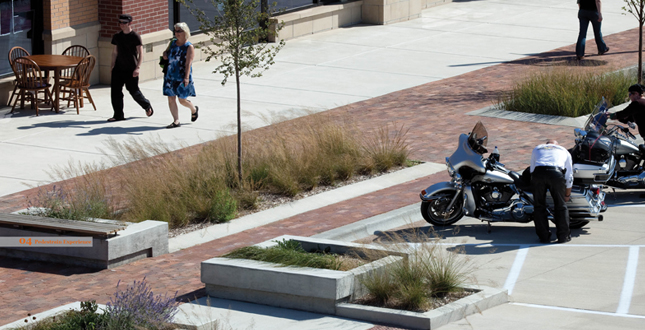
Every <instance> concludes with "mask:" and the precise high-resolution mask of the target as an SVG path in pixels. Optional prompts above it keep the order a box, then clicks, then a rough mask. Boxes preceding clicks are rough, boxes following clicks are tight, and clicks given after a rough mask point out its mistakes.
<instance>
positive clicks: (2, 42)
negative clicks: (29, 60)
mask: <svg viewBox="0 0 645 330" xmlns="http://www.w3.org/2000/svg"><path fill="white" fill-rule="evenodd" d="M33 17H34V10H33V9H32V0H0V51H1V52H2V53H1V54H3V55H4V56H3V57H0V75H7V74H13V71H12V70H11V66H10V65H9V60H8V58H7V54H8V53H9V50H10V49H11V48H12V47H14V46H20V47H23V48H25V49H26V50H27V51H29V53H32V54H33V53H34V52H33V45H32V38H33V37H34V31H33V30H32V28H33V25H32V21H33ZM38 36H39V37H41V34H38ZM41 39H42V38H41Z"/></svg>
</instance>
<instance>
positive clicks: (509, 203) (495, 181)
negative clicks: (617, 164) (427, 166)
mask: <svg viewBox="0 0 645 330" xmlns="http://www.w3.org/2000/svg"><path fill="white" fill-rule="evenodd" d="M487 140H488V132H487V130H486V128H485V127H484V124H482V122H481V121H480V122H478V123H477V124H476V125H475V127H474V128H473V130H472V132H471V133H470V134H461V135H460V136H459V145H458V147H457V150H456V151H455V152H454V153H453V154H452V155H451V156H450V157H447V158H446V167H447V168H448V174H449V175H450V177H451V178H452V179H451V181H449V182H439V183H436V184H433V185H432V186H430V187H428V188H426V189H425V190H423V191H422V192H421V194H420V197H421V201H422V202H421V214H422V215H423V218H424V219H425V220H426V221H427V222H428V223H430V224H432V225H434V226H448V225H452V224H454V223H456V222H457V221H459V220H460V219H461V218H462V217H463V216H464V215H467V216H471V217H474V218H477V219H479V220H481V221H486V222H488V231H489V232H490V230H491V223H492V222H519V223H528V222H531V221H533V210H534V202H533V194H532V191H531V187H530V173H529V171H526V170H525V171H524V173H523V174H522V175H520V174H519V173H517V172H514V171H510V170H508V169H506V167H505V165H504V164H502V163H500V162H499V154H496V153H493V154H490V155H489V156H488V157H484V156H483V155H484V154H485V153H487V152H488V150H487V149H486V144H487ZM600 188H601V187H600V186H597V185H586V184H577V185H574V186H573V187H572V189H571V199H570V202H568V203H567V207H568V209H569V217H570V220H569V227H570V228H573V229H577V228H582V227H583V226H585V225H586V224H588V223H589V221H592V220H599V221H602V219H603V216H602V215H600V213H601V212H602V211H604V210H605V209H606V207H605V206H604V199H605V193H604V192H603V191H602V190H601V189H600ZM547 203H548V204H549V205H550V208H552V205H553V200H552V198H551V196H550V195H549V194H547ZM549 219H550V220H553V216H552V212H549Z"/></svg>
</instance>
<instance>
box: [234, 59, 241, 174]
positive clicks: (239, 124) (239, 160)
mask: <svg viewBox="0 0 645 330" xmlns="http://www.w3.org/2000/svg"><path fill="white" fill-rule="evenodd" d="M235 84H236V86H237V179H238V180H239V183H238V184H239V185H240V186H242V106H241V99H240V70H239V69H238V68H237V66H236V67H235Z"/></svg>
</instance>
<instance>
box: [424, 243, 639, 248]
mask: <svg viewBox="0 0 645 330" xmlns="http://www.w3.org/2000/svg"><path fill="white" fill-rule="evenodd" d="M412 244H422V243H412ZM437 244H438V245H446V246H455V245H462V246H476V247H513V246H518V247H522V246H527V247H537V246H539V247H541V248H559V247H598V248H631V247H639V248H642V247H645V244H571V243H566V244H555V243H553V244H519V243H512V244H504V243H499V244H498V243H437Z"/></svg>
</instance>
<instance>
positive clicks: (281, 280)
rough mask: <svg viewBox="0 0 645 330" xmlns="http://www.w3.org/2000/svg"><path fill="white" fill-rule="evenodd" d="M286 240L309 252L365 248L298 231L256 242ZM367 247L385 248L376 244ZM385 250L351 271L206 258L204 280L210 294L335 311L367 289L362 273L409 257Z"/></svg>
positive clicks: (343, 251) (268, 242)
mask: <svg viewBox="0 0 645 330" xmlns="http://www.w3.org/2000/svg"><path fill="white" fill-rule="evenodd" d="M282 239H286V240H289V239H291V240H295V241H297V242H299V243H300V244H301V246H302V248H303V249H304V250H305V251H309V252H312V251H323V250H324V251H328V252H329V253H335V254H345V253H347V252H348V251H349V250H350V249H356V248H358V249H366V246H364V245H361V244H353V243H345V242H339V241H332V240H325V239H315V238H310V237H297V236H281V237H278V238H276V239H273V240H271V241H267V242H264V243H260V244H258V246H261V247H268V246H271V245H273V244H275V242H274V241H275V240H277V241H280V240H282ZM369 249H371V250H378V251H385V250H383V249H380V248H377V247H369ZM386 252H387V253H388V254H390V255H389V256H387V257H384V258H382V259H379V260H376V261H373V262H370V263H367V264H365V265H363V266H360V267H357V268H354V269H351V270H348V271H337V270H328V269H316V268H305V267H285V266H281V265H277V264H272V263H267V262H260V261H254V260H246V259H230V258H212V259H209V260H206V261H203V262H202V265H201V280H202V282H204V284H205V285H206V292H207V294H208V295H209V296H212V297H217V298H225V299H233V300H241V301H247V302H252V303H258V304H264V305H270V306H276V307H283V308H292V309H298V310H305V311H310V312H317V313H324V314H336V304H338V303H340V302H348V301H350V300H351V299H353V298H354V297H361V296H363V295H365V294H366V290H365V288H364V287H363V285H362V284H361V283H360V280H359V279H360V278H361V277H362V276H365V275H367V274H369V273H370V272H374V271H379V270H382V269H383V268H384V267H385V266H386V265H388V264H391V263H398V262H404V261H405V260H406V258H407V256H406V255H404V254H401V253H398V252H392V251H386Z"/></svg>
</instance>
